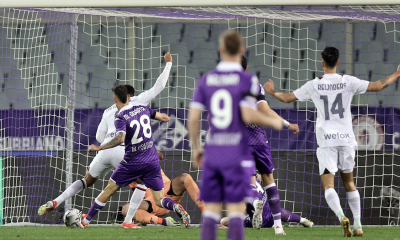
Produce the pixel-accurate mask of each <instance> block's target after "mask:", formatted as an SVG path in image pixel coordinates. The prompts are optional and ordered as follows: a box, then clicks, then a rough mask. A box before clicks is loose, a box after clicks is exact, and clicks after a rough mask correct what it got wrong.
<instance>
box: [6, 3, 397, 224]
mask: <svg viewBox="0 0 400 240" xmlns="http://www.w3.org/2000/svg"><path fill="white" fill-rule="evenodd" d="M399 14H400V6H274V7H271V6H270V7H261V6H259V7H254V6H251V7H244V6H241V7H234V6H231V7H163V8H157V7H149V8H108V9H98V8H57V9H56V8H54V9H52V8H41V9H0V86H1V89H0V163H1V164H0V219H1V220H2V221H1V222H0V224H2V223H3V224H11V223H32V224H38V223H40V224H58V223H61V222H62V215H63V212H64V209H65V208H69V207H75V208H78V209H80V210H82V211H83V212H87V211H88V209H89V207H90V205H91V203H92V201H93V200H94V198H95V197H96V196H97V195H98V194H99V193H100V192H101V190H102V189H103V188H104V187H105V186H106V184H107V181H108V179H109V176H110V175H107V176H105V177H104V179H100V180H99V181H98V182H96V183H95V185H94V186H93V187H91V188H89V189H86V190H84V191H82V192H80V193H79V194H78V195H76V196H75V197H73V198H72V199H71V200H70V201H67V202H66V203H65V207H64V204H63V205H62V206H60V207H59V208H57V209H56V210H55V211H52V212H50V213H49V214H47V215H45V216H43V217H41V216H38V215H37V209H38V207H39V206H40V205H42V204H44V203H45V202H47V201H49V200H51V199H53V198H55V197H56V196H58V195H59V194H60V193H61V192H62V191H64V190H65V189H66V187H67V186H69V185H70V184H71V183H72V182H73V181H75V180H77V179H80V178H82V177H83V176H84V175H85V172H86V169H87V166H89V164H90V162H91V161H92V159H93V157H94V156H93V155H91V154H87V148H88V146H89V145H90V144H93V143H96V139H95V133H96V130H97V126H98V124H99V122H100V119H101V116H102V113H103V111H104V109H106V108H108V107H109V106H111V105H112V104H113V100H112V92H111V91H110V89H111V88H112V87H113V86H115V85H118V84H131V85H133V86H134V87H135V89H136V90H137V92H138V93H141V92H143V91H145V90H147V89H150V88H151V87H152V86H153V84H154V83H155V81H156V79H157V77H158V76H159V75H160V74H161V72H162V71H163V69H164V66H165V62H164V61H163V58H162V56H163V55H164V54H165V53H166V52H168V51H169V52H171V53H172V56H173V66H172V69H171V73H170V77H169V80H168V83H167V86H166V88H165V89H164V90H163V91H162V92H161V93H160V94H159V96H157V98H156V99H154V101H152V102H151V107H152V108H154V109H157V110H159V111H161V112H164V113H167V114H168V115H169V116H170V117H171V121H170V122H169V123H162V124H160V123H156V122H153V123H152V127H153V135H154V139H155V143H156V147H157V149H158V150H161V151H163V153H164V154H165V156H166V160H164V161H162V162H161V166H162V168H163V169H164V170H165V172H166V174H167V175H168V177H170V178H171V179H172V178H173V177H176V176H178V175H180V174H182V173H184V172H185V173H190V174H191V175H192V177H193V178H194V179H195V180H198V179H199V173H200V171H199V170H197V169H194V168H192V166H191V163H190V145H189V141H188V136H187V130H186V128H185V126H186V123H187V121H186V118H187V109H188V104H189V102H190V99H191V96H192V93H193V89H194V86H195V83H196V81H197V79H198V78H199V77H200V76H201V75H202V74H203V73H205V72H207V71H209V70H211V69H212V68H214V67H215V66H216V64H217V63H218V62H219V61H220V59H219V55H218V37H219V35H220V33H221V32H222V31H224V30H226V29H237V30H238V31H239V32H240V33H241V34H242V35H243V37H244V39H245V44H246V48H247V51H246V57H247V58H248V64H249V71H250V72H252V73H255V74H257V76H258V77H259V79H260V82H261V83H265V82H266V81H267V80H268V79H273V80H274V82H275V85H276V87H277V88H279V89H281V90H283V91H286V92H292V91H293V90H295V89H297V88H299V87H300V86H302V85H303V84H304V83H306V81H307V80H310V79H314V78H315V77H317V76H321V75H323V70H322V67H321V56H320V52H321V51H322V50H323V49H324V48H325V46H335V47H336V48H338V49H339V51H340V54H341V56H340V65H339V68H338V71H339V72H340V73H343V74H351V75H355V76H357V77H358V78H361V79H365V80H369V81H376V80H379V79H381V78H384V77H386V76H388V75H390V74H392V73H393V72H394V71H395V70H396V68H397V65H398V64H399V63H400V58H399V57H398V55H399V54H398V53H399V51H400V44H399V41H400V22H399V21H400V17H399V16H400V15H399ZM398 88H399V83H398V81H397V82H396V83H395V84H393V85H391V86H390V87H388V88H386V89H385V90H384V91H382V92H379V93H367V94H364V95H361V96H356V97H355V98H354V101H353V104H352V109H351V111H352V114H353V129H354V132H355V135H356V138H357V141H358V144H359V149H358V151H357V164H356V167H355V180H356V184H357V187H358V189H359V191H360V195H361V204H362V223H363V224H365V225H368V224H370V225H381V224H382V225H388V224H399V219H400V215H399V196H400V195H399V194H398V191H399V190H400V189H399V187H398V186H400V162H399V151H398V150H399V148H400V126H399V123H400V109H399V102H400V94H399V89H398ZM267 100H268V102H269V104H270V106H271V107H272V108H273V109H275V110H276V111H277V113H278V114H280V115H281V116H282V117H283V118H285V119H287V120H288V121H289V122H293V123H298V124H299V126H300V130H301V132H300V133H299V134H298V135H294V134H292V133H291V132H290V131H288V130H287V129H285V130H282V131H280V132H277V131H273V130H271V129H266V132H267V135H268V139H269V144H270V145H271V149H272V155H273V158H274V164H275V173H274V175H275V177H276V179H277V186H278V189H279V191H280V194H281V200H282V202H281V205H282V207H283V208H286V209H288V210H290V211H293V212H295V213H298V214H301V215H302V216H303V217H307V218H309V219H311V220H312V221H313V222H314V223H316V224H317V225H333V224H337V223H338V222H337V221H336V217H335V216H334V214H333V213H332V212H331V211H330V209H329V207H328V206H327V204H326V201H325V199H324V197H323V196H324V194H323V191H322V188H321V184H320V177H319V171H318V161H317V158H316V155H315V151H316V148H317V144H316V139H315V134H314V128H315V120H316V111H315V107H314V105H313V103H312V102H305V103H300V102H294V103H291V104H282V103H280V102H278V101H277V100H275V99H272V98H271V97H270V96H267ZM202 126H203V130H202V137H204V135H205V132H206V130H207V122H206V119H203V124H202ZM335 185H336V190H337V191H338V193H339V196H340V197H341V199H342V202H341V203H342V206H343V207H344V210H345V214H346V215H348V216H350V217H351V211H350V209H349V206H348V205H347V203H346V201H345V198H346V193H345V190H344V188H343V186H342V184H341V182H340V179H339V178H337V181H335ZM129 197H130V192H129V190H128V189H127V188H124V189H121V190H120V191H118V192H117V193H116V194H115V195H114V196H113V197H112V198H111V200H110V201H109V202H108V203H107V205H106V207H104V208H103V209H102V211H101V212H100V213H99V215H98V216H97V217H96V218H95V219H94V220H93V221H92V222H93V223H99V224H110V223H113V222H115V221H116V217H115V216H116V215H117V213H118V211H119V208H120V207H121V206H123V205H124V204H125V203H127V202H128V201H129ZM182 205H183V206H184V207H185V208H186V209H187V210H188V212H189V214H190V215H191V216H192V222H194V223H199V220H200V211H199V209H198V208H197V206H196V205H195V204H194V203H193V201H192V200H191V199H190V198H189V197H188V195H187V194H185V196H184V198H183V200H182Z"/></svg>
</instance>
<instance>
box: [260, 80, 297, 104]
mask: <svg viewBox="0 0 400 240" xmlns="http://www.w3.org/2000/svg"><path fill="white" fill-rule="evenodd" d="M263 88H264V90H265V91H266V92H267V93H269V94H271V95H272V96H273V97H275V98H276V99H278V100H279V101H281V102H284V103H291V102H294V101H296V100H297V98H296V96H295V95H294V93H284V92H278V91H276V90H275V86H274V82H273V81H272V80H271V79H270V80H269V81H268V82H267V83H266V84H264V86H263Z"/></svg>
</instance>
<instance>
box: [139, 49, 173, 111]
mask: <svg viewBox="0 0 400 240" xmlns="http://www.w3.org/2000/svg"><path fill="white" fill-rule="evenodd" d="M164 60H165V62H166V65H165V68H164V71H163V72H162V73H161V75H160V76H159V77H158V78H157V81H156V83H155V84H154V86H153V87H152V88H150V89H149V90H147V91H144V92H142V93H141V94H139V95H138V101H139V102H140V103H142V104H144V105H148V104H149V103H150V102H151V100H153V99H154V98H155V97H156V96H157V95H158V94H159V93H160V92H161V91H162V90H163V89H164V88H165V85H166V84H167V81H168V77H169V72H170V71H171V67H172V56H171V53H169V52H167V53H166V54H165V55H164Z"/></svg>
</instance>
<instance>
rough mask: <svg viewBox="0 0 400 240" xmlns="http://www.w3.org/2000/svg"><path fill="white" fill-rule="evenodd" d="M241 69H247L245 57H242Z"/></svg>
mask: <svg viewBox="0 0 400 240" xmlns="http://www.w3.org/2000/svg"><path fill="white" fill-rule="evenodd" d="M242 67H243V70H246V68H247V58H246V57H245V56H242Z"/></svg>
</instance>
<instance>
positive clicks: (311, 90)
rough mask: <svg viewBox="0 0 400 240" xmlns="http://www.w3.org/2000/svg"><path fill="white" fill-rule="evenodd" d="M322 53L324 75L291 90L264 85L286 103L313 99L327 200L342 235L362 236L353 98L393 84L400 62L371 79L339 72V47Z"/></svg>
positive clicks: (320, 168)
mask: <svg viewBox="0 0 400 240" xmlns="http://www.w3.org/2000/svg"><path fill="white" fill-rule="evenodd" d="M321 55H322V67H323V69H324V72H325V74H324V75H323V76H322V77H320V78H316V79H314V80H311V81H308V82H307V83H306V84H304V85H303V86H301V87H300V88H299V89H297V90H295V91H294V92H292V93H283V92H277V91H275V89H274V83H273V82H272V80H270V81H269V82H268V83H266V84H265V85H264V89H265V91H266V92H268V93H269V94H271V95H272V96H274V97H275V98H277V99H278V100H280V101H282V102H285V103H290V102H293V101H296V100H299V101H307V100H311V101H313V102H314V104H315V106H316V108H317V113H318V114H317V123H316V130H315V133H316V136H317V143H318V149H317V158H318V162H319V173H320V175H321V181H322V187H323V189H324V191H325V199H326V201H327V203H328V205H329V207H330V208H331V209H332V211H333V212H334V213H335V214H336V216H337V217H338V219H339V221H340V223H341V226H342V228H343V235H344V236H345V237H351V236H352V235H354V236H362V235H363V230H362V226H361V207H360V194H359V193H358V190H357V188H356V185H355V184H354V180H353V168H354V165H355V161H354V158H355V150H356V148H357V141H356V139H355V137H354V132H353V127H352V116H351V109H350V107H351V101H352V99H353V96H354V95H356V94H363V93H365V92H366V91H371V92H379V91H381V90H383V89H385V88H386V87H387V86H389V85H390V84H392V83H393V82H394V81H396V79H397V78H398V77H399V76H400V65H399V67H398V68H397V71H396V72H395V73H393V74H392V75H390V76H389V77H386V78H384V79H381V80H378V81H376V82H369V81H364V80H360V79H358V78H356V77H353V76H349V75H339V74H337V73H336V67H337V66H338V65H339V50H337V49H336V48H334V47H326V48H325V50H324V51H323V52H322V53H321ZM338 169H340V176H341V178H342V182H343V185H344V187H345V189H346V191H347V201H348V203H349V206H350V209H351V211H352V213H353V217H354V225H353V231H351V230H350V221H349V219H348V218H347V217H346V216H344V213H343V209H342V207H341V206H340V199H339V196H338V194H337V193H336V191H335V189H334V180H335V179H334V178H335V174H336V172H337V171H338Z"/></svg>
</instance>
